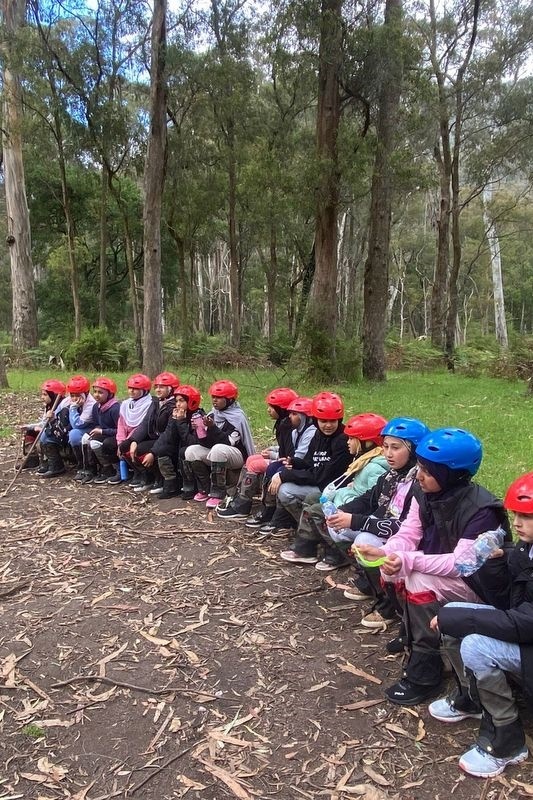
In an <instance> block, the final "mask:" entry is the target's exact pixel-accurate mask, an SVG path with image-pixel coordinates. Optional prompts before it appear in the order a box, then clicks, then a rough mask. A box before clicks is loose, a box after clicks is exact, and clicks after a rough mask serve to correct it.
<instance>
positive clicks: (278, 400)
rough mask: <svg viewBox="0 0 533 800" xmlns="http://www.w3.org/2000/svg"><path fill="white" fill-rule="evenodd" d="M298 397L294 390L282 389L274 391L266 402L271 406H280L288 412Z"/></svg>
mask: <svg viewBox="0 0 533 800" xmlns="http://www.w3.org/2000/svg"><path fill="white" fill-rule="evenodd" d="M297 397H298V392H295V391H294V389H286V388H285V387H282V388H280V389H272V391H271V392H269V393H268V394H267V396H266V397H265V400H266V402H267V403H268V405H269V406H279V408H284V409H285V410H286V409H288V407H289V405H290V404H291V403H292V401H293V400H296V398H297Z"/></svg>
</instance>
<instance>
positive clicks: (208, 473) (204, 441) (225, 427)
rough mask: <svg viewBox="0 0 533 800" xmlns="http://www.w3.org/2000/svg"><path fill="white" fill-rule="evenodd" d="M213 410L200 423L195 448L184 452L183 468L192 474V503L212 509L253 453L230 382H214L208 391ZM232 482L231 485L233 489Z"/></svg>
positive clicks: (250, 440) (248, 427)
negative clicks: (195, 487)
mask: <svg viewBox="0 0 533 800" xmlns="http://www.w3.org/2000/svg"><path fill="white" fill-rule="evenodd" d="M209 394H210V395H211V400H212V402H213V408H212V409H211V411H210V413H209V414H207V415H206V416H205V417H204V418H203V420H204V425H203V426H202V430H201V431H200V433H201V436H200V437H199V436H198V435H197V436H196V440H197V442H198V443H197V444H193V445H190V446H189V447H187V449H186V450H185V461H186V462H188V463H187V465H186V468H187V469H189V464H190V469H191V470H192V472H193V473H194V477H195V479H196V483H197V486H198V491H197V492H196V494H195V495H194V498H193V499H194V500H196V501H197V502H200V503H203V502H206V501H207V502H206V508H216V507H217V506H218V505H219V504H220V503H221V501H222V500H223V499H224V498H225V497H226V494H227V490H228V488H229V486H230V484H231V477H232V476H231V472H233V473H234V472H235V471H236V470H240V469H241V468H242V466H243V464H244V461H245V460H246V458H248V456H251V455H252V454H253V453H255V446H254V442H253V439H252V432H251V430H250V423H249V422H248V420H247V418H246V415H245V414H244V412H243V410H242V408H241V406H240V405H239V403H238V402H237V397H238V394H239V390H238V388H237V386H236V385H235V384H234V383H233V381H229V380H225V379H224V380H220V381H215V382H214V383H213V384H211V386H210V387H209ZM235 482H236V481H234V482H233V485H235Z"/></svg>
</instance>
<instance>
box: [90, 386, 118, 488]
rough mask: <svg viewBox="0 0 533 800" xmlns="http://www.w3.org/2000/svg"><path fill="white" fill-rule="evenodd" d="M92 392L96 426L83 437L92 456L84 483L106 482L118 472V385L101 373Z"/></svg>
mask: <svg viewBox="0 0 533 800" xmlns="http://www.w3.org/2000/svg"><path fill="white" fill-rule="evenodd" d="M91 391H92V394H93V397H94V399H95V401H96V402H95V405H94V408H93V422H94V427H93V428H91V430H90V431H89V432H88V433H86V434H85V435H84V437H83V439H82V447H83V448H84V450H85V453H88V455H89V457H88V458H87V459H86V463H88V464H89V467H88V469H87V473H86V476H85V477H84V478H83V479H82V483H91V481H94V483H98V484H101V483H102V484H103V483H107V481H108V480H109V479H110V478H112V477H113V476H114V475H115V474H116V469H115V467H114V465H115V464H117V463H118V456H117V425H118V417H119V413H120V403H119V401H118V400H117V398H116V397H115V395H116V393H117V385H116V383H115V381H114V380H112V379H111V378H106V377H105V376H103V375H102V376H101V377H99V378H96V380H94V381H93V385H92V389H91Z"/></svg>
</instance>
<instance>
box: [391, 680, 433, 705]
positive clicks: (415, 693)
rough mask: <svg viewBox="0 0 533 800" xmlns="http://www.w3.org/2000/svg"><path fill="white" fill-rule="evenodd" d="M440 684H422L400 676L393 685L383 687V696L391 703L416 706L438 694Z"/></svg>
mask: <svg viewBox="0 0 533 800" xmlns="http://www.w3.org/2000/svg"><path fill="white" fill-rule="evenodd" d="M439 688H440V684H437V685H436V686H423V685H421V684H419V683H412V682H411V681H410V680H409V679H408V678H402V679H401V680H400V681H398V683H395V684H394V686H389V688H388V689H385V696H386V698H387V700H390V702H391V703H395V704H396V705H397V706H417V705H419V703H425V702H426V701H427V700H430V699H431V698H432V697H435V695H436V694H438V691H439Z"/></svg>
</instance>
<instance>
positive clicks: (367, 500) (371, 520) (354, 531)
mask: <svg viewBox="0 0 533 800" xmlns="http://www.w3.org/2000/svg"><path fill="white" fill-rule="evenodd" d="M428 433H429V428H428V427H427V426H426V425H424V423H423V422H421V421H420V420H418V419H413V418H411V417H395V418H394V419H391V420H390V421H389V422H388V423H387V424H386V425H385V427H384V428H383V429H382V430H381V435H382V436H383V454H384V456H385V458H386V460H387V466H388V470H387V472H385V473H383V474H382V475H380V476H379V478H378V479H377V482H376V484H375V486H373V487H372V488H371V489H368V490H367V491H366V492H365V493H364V494H362V495H360V496H359V497H357V498H355V499H354V500H351V501H350V502H348V503H346V504H344V505H342V506H341V507H340V508H339V509H338V511H337V513H336V514H334V515H332V516H330V517H328V518H327V519H326V522H327V526H322V527H321V528H320V532H321V534H322V536H323V537H324V539H325V540H326V542H328V543H329V544H331V543H332V542H334V543H335V545H336V547H337V548H339V550H340V551H341V552H343V553H346V552H348V554H350V555H351V556H352V557H354V558H355V557H357V550H356V548H357V547H359V545H361V544H370V545H374V546H376V547H381V545H383V544H384V543H385V542H386V541H387V539H389V538H390V536H392V535H393V534H394V533H396V532H397V531H398V529H399V527H400V525H401V523H402V521H403V520H404V519H405V517H406V516H407V512H408V511H409V507H410V505H411V499H412V496H413V490H414V483H415V475H416V455H415V449H416V447H417V445H418V443H419V442H420V441H421V440H422V439H423V438H424V436H426V435H427V434H428ZM352 543H353V545H355V547H353V546H352ZM350 583H351V585H349V586H348V587H346V588H345V591H344V596H345V597H346V598H348V599H349V600H372V599H373V600H374V603H373V605H372V609H371V611H370V612H369V613H368V614H366V615H365V616H363V618H362V619H361V625H362V626H363V627H365V628H376V629H381V630H383V629H384V628H385V627H387V626H388V625H389V624H391V623H392V622H394V621H397V620H398V611H401V610H400V608H399V605H398V603H397V601H396V598H395V593H394V591H392V592H386V591H383V589H382V586H381V582H380V575H379V569H378V568H377V567H376V568H364V567H362V566H361V565H357V569H356V574H355V576H354V579H353V580H352V581H351V582H350ZM391 588H392V587H391ZM401 638H402V640H403V637H401ZM401 649H402V651H403V645H402V648H401Z"/></svg>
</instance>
